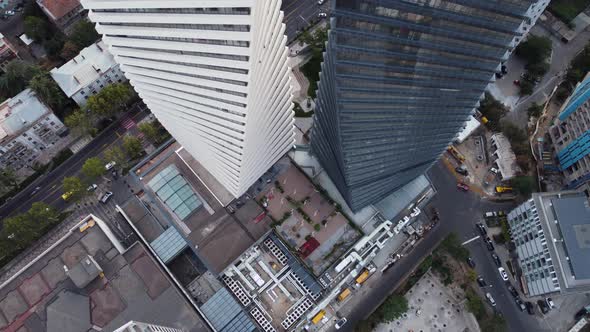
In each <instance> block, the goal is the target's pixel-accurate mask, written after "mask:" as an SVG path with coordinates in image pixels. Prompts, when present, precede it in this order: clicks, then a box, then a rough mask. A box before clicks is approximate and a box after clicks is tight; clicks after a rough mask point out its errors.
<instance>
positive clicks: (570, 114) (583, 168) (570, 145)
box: [549, 74, 590, 192]
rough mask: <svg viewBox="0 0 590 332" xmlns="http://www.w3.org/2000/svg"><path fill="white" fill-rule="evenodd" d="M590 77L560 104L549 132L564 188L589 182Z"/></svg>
mask: <svg viewBox="0 0 590 332" xmlns="http://www.w3.org/2000/svg"><path fill="white" fill-rule="evenodd" d="M589 100H590V74H588V75H586V77H585V78H584V80H583V81H582V82H580V83H579V84H578V86H577V87H576V89H575V90H574V92H573V93H572V95H571V96H570V97H569V98H568V100H566V102H565V103H564V104H563V106H562V108H561V111H560V113H559V115H558V116H557V119H556V120H555V124H554V125H553V126H551V128H550V129H549V135H550V136H551V140H552V142H553V148H554V149H555V152H556V155H557V161H558V162H559V169H560V170H561V171H562V172H563V175H564V176H565V180H566V188H568V189H575V188H580V187H583V188H584V190H586V191H587V192H588V189H589V187H588V182H589V180H590V146H589V145H588V142H589V141H590V101H589Z"/></svg>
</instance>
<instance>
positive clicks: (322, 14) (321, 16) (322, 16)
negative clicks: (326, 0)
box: [318, 13, 328, 18]
mask: <svg viewBox="0 0 590 332" xmlns="http://www.w3.org/2000/svg"><path fill="white" fill-rule="evenodd" d="M318 17H319V18H326V17H328V14H326V13H319V14H318Z"/></svg>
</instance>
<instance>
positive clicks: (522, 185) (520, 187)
mask: <svg viewBox="0 0 590 332" xmlns="http://www.w3.org/2000/svg"><path fill="white" fill-rule="evenodd" d="M510 185H511V186H512V187H513V188H514V190H516V191H517V192H518V193H519V194H521V195H522V196H524V197H528V196H529V195H530V194H531V193H532V192H533V190H534V189H535V179H534V178H533V177H532V176H516V177H514V178H512V179H511V180H510Z"/></svg>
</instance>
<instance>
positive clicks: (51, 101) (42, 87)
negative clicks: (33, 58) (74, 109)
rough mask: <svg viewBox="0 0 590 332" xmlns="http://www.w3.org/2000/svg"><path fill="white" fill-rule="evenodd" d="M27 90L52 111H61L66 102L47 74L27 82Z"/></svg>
mask: <svg viewBox="0 0 590 332" xmlns="http://www.w3.org/2000/svg"><path fill="white" fill-rule="evenodd" d="M29 88H31V90H33V91H34V92H35V93H36V94H37V96H39V98H41V100H43V101H44V102H45V103H46V104H48V105H49V106H51V108H53V109H54V110H56V109H61V108H62V107H63V105H64V104H65V102H66V97H65V95H64V94H63V92H62V90H61V89H60V88H59V86H58V85H57V83H55V81H54V80H53V78H51V76H49V73H47V72H44V73H40V74H37V75H35V76H34V77H33V78H32V79H31V81H30V82H29Z"/></svg>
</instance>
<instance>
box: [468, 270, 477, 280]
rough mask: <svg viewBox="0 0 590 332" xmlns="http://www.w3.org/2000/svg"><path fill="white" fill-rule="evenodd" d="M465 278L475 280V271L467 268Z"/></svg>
mask: <svg viewBox="0 0 590 332" xmlns="http://www.w3.org/2000/svg"><path fill="white" fill-rule="evenodd" d="M467 280H469V281H471V282H475V280H477V272H475V270H474V269H469V270H468V271H467Z"/></svg>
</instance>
